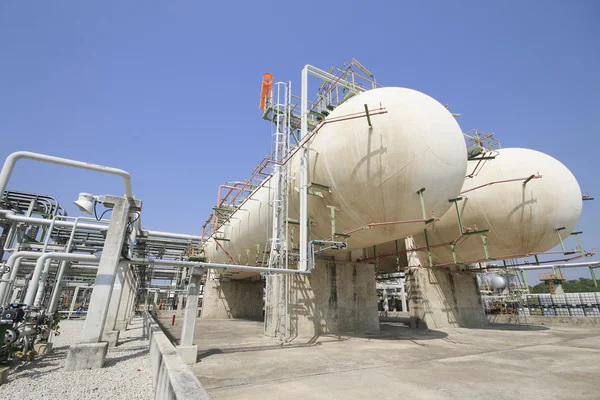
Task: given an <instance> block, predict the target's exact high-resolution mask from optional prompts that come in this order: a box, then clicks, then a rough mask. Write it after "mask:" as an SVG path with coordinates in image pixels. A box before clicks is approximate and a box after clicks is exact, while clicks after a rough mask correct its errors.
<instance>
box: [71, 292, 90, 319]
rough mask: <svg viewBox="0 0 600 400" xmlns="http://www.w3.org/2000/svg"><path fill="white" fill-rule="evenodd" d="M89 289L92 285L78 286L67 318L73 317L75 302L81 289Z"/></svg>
mask: <svg viewBox="0 0 600 400" xmlns="http://www.w3.org/2000/svg"><path fill="white" fill-rule="evenodd" d="M82 288H83V289H84V290H85V289H89V288H91V286H76V287H75V291H74V292H73V299H72V300H71V307H70V308H69V315H68V316H67V319H71V315H73V309H74V308H75V303H76V301H77V295H78V294H79V289H82Z"/></svg>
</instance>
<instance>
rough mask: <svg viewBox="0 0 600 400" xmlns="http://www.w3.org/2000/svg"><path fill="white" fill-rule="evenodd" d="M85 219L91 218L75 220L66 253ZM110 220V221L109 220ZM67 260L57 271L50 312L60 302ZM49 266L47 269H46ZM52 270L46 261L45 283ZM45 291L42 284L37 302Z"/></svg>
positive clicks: (68, 251) (52, 311) (37, 302)
mask: <svg viewBox="0 0 600 400" xmlns="http://www.w3.org/2000/svg"><path fill="white" fill-rule="evenodd" d="M64 218H70V217H66V216H65V217H64ZM82 219H85V220H88V219H91V218H88V217H77V218H75V220H74V221H73V229H72V230H71V235H70V236H69V241H68V242H67V246H66V247H65V253H70V252H71V247H72V246H73V239H74V238H75V231H76V229H77V225H78V224H79V221H80V220H82ZM107 222H110V221H107ZM50 232H52V228H50ZM48 237H50V235H49V234H48ZM45 246H46V244H45V243H44V250H43V252H44V251H45V250H46V247H45ZM67 266H68V265H67V261H65V260H63V261H62V262H61V263H60V267H59V268H58V271H57V273H56V279H55V282H54V288H53V289H52V294H51V295H50V304H49V306H48V310H49V311H50V314H53V313H54V311H55V310H54V308H56V306H57V304H58V297H59V295H60V285H61V283H62V279H63V276H64V274H65V272H66V269H67ZM46 268H47V270H46ZM49 270H50V262H48V263H46V266H45V267H44V274H45V276H44V275H43V276H42V280H43V282H44V283H45V282H46V280H47V279H48V272H49ZM43 293H44V285H40V287H39V288H38V294H36V300H35V304H36V305H37V304H39V302H40V300H41V298H42V295H43Z"/></svg>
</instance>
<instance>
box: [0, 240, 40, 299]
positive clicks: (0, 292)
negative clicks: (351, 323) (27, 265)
mask: <svg viewBox="0 0 600 400" xmlns="http://www.w3.org/2000/svg"><path fill="white" fill-rule="evenodd" d="M41 255H42V253H40V252H39V251H17V252H15V253H13V254H11V255H10V257H8V260H6V262H5V263H4V265H5V267H8V268H9V270H10V278H9V282H5V279H2V282H0V305H2V304H4V300H5V297H6V296H7V293H8V292H10V289H11V287H12V285H13V284H14V282H15V279H16V277H17V273H18V272H19V264H20V263H21V262H20V261H21V258H22V257H25V258H38V257H39V256H41Z"/></svg>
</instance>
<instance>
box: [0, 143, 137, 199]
mask: <svg viewBox="0 0 600 400" xmlns="http://www.w3.org/2000/svg"><path fill="white" fill-rule="evenodd" d="M22 158H26V159H29V160H35V161H41V162H47V163H51V164H58V165H65V166H67V167H74V168H80V169H87V170H89V171H97V172H104V173H106V174H111V175H117V176H120V177H122V178H123V180H124V182H125V195H126V196H127V197H128V198H130V199H131V198H133V191H132V190H131V175H129V172H126V171H123V170H122V169H118V168H111V167H106V166H104V165H98V164H90V163H86V162H82V161H75V160H69V159H67V158H60V157H54V156H49V155H46V154H40V153H32V152H30V151H17V152H15V153H12V154H11V155H9V156H8V157H6V161H5V162H4V166H3V167H2V171H1V172H0V193H4V191H5V190H6V186H7V185H8V180H9V179H10V175H11V174H12V171H13V169H14V167H15V164H16V163H17V161H18V160H20V159H22Z"/></svg>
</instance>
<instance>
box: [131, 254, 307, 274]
mask: <svg viewBox="0 0 600 400" xmlns="http://www.w3.org/2000/svg"><path fill="white" fill-rule="evenodd" d="M129 262H131V263H132V264H143V265H152V264H154V265H173V266H175V265H178V266H187V267H204V268H213V269H228V270H233V271H253V272H270V273H276V274H290V275H293V274H310V272H308V271H299V270H295V269H281V268H266V267H253V266H250V265H232V264H215V263H207V262H192V261H169V260H157V259H146V258H132V259H131V260H129Z"/></svg>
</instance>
